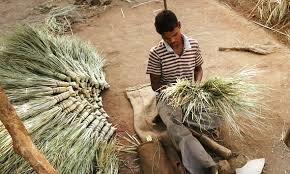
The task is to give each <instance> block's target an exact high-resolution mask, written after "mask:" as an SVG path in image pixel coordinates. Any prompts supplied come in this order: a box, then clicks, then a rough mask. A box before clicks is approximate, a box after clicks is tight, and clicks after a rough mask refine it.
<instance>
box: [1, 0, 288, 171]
mask: <svg viewBox="0 0 290 174" xmlns="http://www.w3.org/2000/svg"><path fill="white" fill-rule="evenodd" d="M43 2H45V1H44V0H37V1H36V0H27V1H26V2H25V3H24V2H23V1H20V0H13V1H12V0H4V1H3V0H2V1H1V2H0V15H1V18H0V31H1V30H6V29H7V26H10V25H14V24H15V23H18V22H21V21H23V20H25V19H27V17H28V16H29V15H31V13H32V12H33V9H32V8H33V7H34V6H36V5H37V4H41V3H43ZM162 7H163V4H162V3H160V2H152V3H148V4H146V5H142V6H139V7H137V8H131V7H130V4H129V3H127V2H121V1H117V2H113V5H111V6H108V7H107V8H106V10H105V11H104V12H103V13H101V14H100V15H97V16H95V17H92V18H90V19H89V20H87V21H86V23H83V24H75V25H74V26H73V31H74V35H75V36H77V37H80V38H82V39H83V40H87V41H90V42H91V43H92V44H94V45H95V46H96V47H97V49H98V50H99V51H101V52H102V53H103V55H104V56H105V57H106V60H107V62H108V66H107V67H106V69H105V72H106V74H107V80H108V82H109V83H110V85H111V88H110V89H109V90H107V91H105V92H104V94H103V96H104V101H103V103H104V107H105V109H106V111H107V112H108V114H109V115H110V116H111V120H112V121H113V122H114V123H115V124H117V127H118V128H119V129H118V133H119V134H122V133H123V132H124V131H128V132H130V133H132V132H133V110H132V108H131V105H130V103H129V101H128V99H127V98H126V95H125V89H126V88H127V87H131V86H134V85H138V84H143V83H148V82H149V77H148V75H146V74H145V71H146V66H147V58H148V51H149V49H150V48H151V47H152V46H154V44H156V43H157V42H158V41H159V40H160V36H159V35H158V34H156V32H155V29H154V26H153V21H154V16H155V13H156V11H157V10H160V9H162ZM168 7H169V9H172V10H173V11H174V12H176V14H177V16H178V17H179V20H180V21H181V25H182V31H183V33H184V34H186V35H188V36H191V37H193V38H195V39H197V40H198V41H199V43H200V47H201V50H202V55H203V58H204V62H205V63H204V65H203V67H204V75H205V77H206V76H209V75H210V74H213V73H225V72H229V71H232V70H237V69H239V68H242V67H244V66H254V65H255V66H257V67H258V69H259V70H262V71H263V73H262V74H260V75H259V76H257V78H256V80H257V82H259V83H263V84H266V85H267V86H269V87H270V88H271V89H269V90H268V93H269V96H268V97H267V98H265V100H266V101H267V104H268V105H269V110H268V111H267V112H266V113H265V117H266V122H267V125H266V126H265V127H264V128H263V131H261V132H257V131H253V130H249V133H251V134H252V135H253V137H252V138H251V137H245V138H244V139H240V138H236V137H234V136H227V135H223V136H222V137H221V138H223V140H224V142H223V144H224V145H226V146H227V147H229V148H231V149H233V150H234V151H237V152H239V153H240V155H239V156H238V157H237V158H234V159H232V160H231V161H230V163H231V165H232V167H233V168H236V167H241V166H243V165H244V164H245V162H246V161H247V160H251V159H256V158H265V159H266V167H265V169H264V172H263V173H265V174H286V173H290V166H289V160H290V151H289V149H287V148H286V147H285V145H284V144H283V143H282V142H281V141H280V139H281V135H282V132H283V130H284V129H285V127H287V124H288V123H290V117H289V113H288V107H289V104H290V95H289V92H290V91H289V89H290V88H289V87H290V79H289V75H290V74H289V72H290V71H289V68H290V62H289V55H290V54H289V53H290V51H289V49H288V48H287V47H286V46H284V45H282V44H281V43H280V42H278V41H277V40H276V39H274V38H273V37H272V36H271V35H270V34H269V33H267V32H266V31H265V30H264V29H262V28H260V27H258V26H257V25H255V24H253V23H251V22H249V21H248V20H247V19H245V18H244V17H242V16H241V15H239V14H238V13H236V12H235V11H233V10H232V9H231V8H230V7H229V6H227V5H225V4H223V3H220V2H218V1H215V0H203V1H176V0H168ZM122 11H123V14H122ZM267 42H272V43H274V44H277V45H278V46H279V50H278V51H277V52H275V53H273V54H270V55H267V56H259V55H254V54H251V53H245V52H219V51H218V47H230V46H239V45H250V44H255V43H258V44H263V43H267ZM289 126H290V124H289ZM121 173H134V172H133V171H132V170H129V169H128V168H126V167H124V166H123V165H122V170H121ZM136 173H138V172H136Z"/></svg>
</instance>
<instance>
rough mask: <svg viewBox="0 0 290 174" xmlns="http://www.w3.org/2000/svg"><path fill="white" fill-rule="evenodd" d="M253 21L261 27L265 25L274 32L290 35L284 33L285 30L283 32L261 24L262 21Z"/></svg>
mask: <svg viewBox="0 0 290 174" xmlns="http://www.w3.org/2000/svg"><path fill="white" fill-rule="evenodd" d="M253 22H254V23H255V24H257V25H259V26H261V27H264V28H266V29H268V30H272V31H274V32H276V33H279V34H282V35H284V36H287V37H289V36H288V35H287V34H286V33H283V32H281V31H278V30H275V29H274V28H271V27H268V26H266V25H263V24H261V23H259V22H256V21H253Z"/></svg>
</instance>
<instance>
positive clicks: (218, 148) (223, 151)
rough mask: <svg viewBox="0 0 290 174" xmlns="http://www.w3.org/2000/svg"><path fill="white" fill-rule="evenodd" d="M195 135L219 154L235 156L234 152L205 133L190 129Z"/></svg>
mask: <svg viewBox="0 0 290 174" xmlns="http://www.w3.org/2000/svg"><path fill="white" fill-rule="evenodd" d="M189 130H190V131H191V133H192V135H193V136H195V137H196V138H197V139H198V140H199V142H200V143H201V144H203V145H204V146H206V147H208V148H209V149H210V150H212V151H214V152H216V153H217V154H218V155H220V156H221V157H223V158H225V159H229V158H231V157H232V156H233V153H232V151H231V150H230V149H228V148H226V147H224V146H222V145H220V144H218V143H217V142H215V141H214V140H212V139H210V138H209V137H207V136H206V135H204V134H200V133H198V132H196V131H195V130H193V129H189Z"/></svg>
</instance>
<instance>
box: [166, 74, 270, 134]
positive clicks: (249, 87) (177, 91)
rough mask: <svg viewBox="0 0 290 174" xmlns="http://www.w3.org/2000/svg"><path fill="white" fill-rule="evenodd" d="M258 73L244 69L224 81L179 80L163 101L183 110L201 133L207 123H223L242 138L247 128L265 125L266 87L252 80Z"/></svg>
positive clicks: (170, 88)
mask: <svg viewBox="0 0 290 174" xmlns="http://www.w3.org/2000/svg"><path fill="white" fill-rule="evenodd" d="M256 73H257V72H256V70H255V69H242V70H241V71H239V72H236V73H233V74H231V75H228V76H225V77H221V76H213V77H210V78H208V79H207V80H205V81H203V82H191V81H190V80H186V79H179V80H177V82H176V83H174V84H172V85H170V86H168V87H167V88H166V89H164V90H162V92H161V100H163V101H167V102H169V103H170V104H171V105H172V106H173V107H175V108H176V107H181V108H182V110H183V112H184V117H183V122H184V121H188V120H191V121H194V122H196V123H197V124H198V125H199V127H200V128H201V129H205V130H206V127H205V126H206V125H204V124H203V123H213V122H215V121H217V120H222V121H224V122H225V124H226V125H227V126H229V127H230V128H231V130H233V131H234V132H235V133H238V134H239V135H240V133H241V131H243V129H245V128H246V127H251V128H252V127H259V126H261V125H263V124H262V123H263V121H262V120H263V116H262V115H261V111H262V110H263V109H266V106H265V104H264V103H263V97H264V94H263V90H262V89H263V88H262V85H259V84H255V83H253V82H252V81H251V79H252V78H253V77H254V76H255V75H256Z"/></svg>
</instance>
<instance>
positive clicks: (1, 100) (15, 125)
mask: <svg viewBox="0 0 290 174" xmlns="http://www.w3.org/2000/svg"><path fill="white" fill-rule="evenodd" d="M0 121H1V122H2V123H3V125H4V126H5V128H6V129H7V131H8V132H9V134H10V136H11V137H12V144H13V149H14V151H15V152H16V153H17V154H19V155H21V156H22V157H23V158H24V159H25V160H26V161H28V163H29V165H30V166H31V167H32V168H33V169H34V170H35V171H36V172H37V173H39V174H56V173H57V172H56V170H55V169H54V168H53V167H52V166H51V165H50V163H49V162H48V161H47V159H46V158H45V157H44V155H43V154H42V153H41V152H40V151H39V150H38V149H37V148H36V146H35V145H34V144H33V142H32V140H31V138H30V136H29V134H28V132H27V130H26V128H25V126H24V125H23V123H22V121H21V120H20V118H19V117H18V116H17V114H16V111H15V109H14V107H13V106H12V105H11V103H10V102H9V100H8V98H7V96H6V95H5V92H4V90H3V89H2V88H1V87H0Z"/></svg>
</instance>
